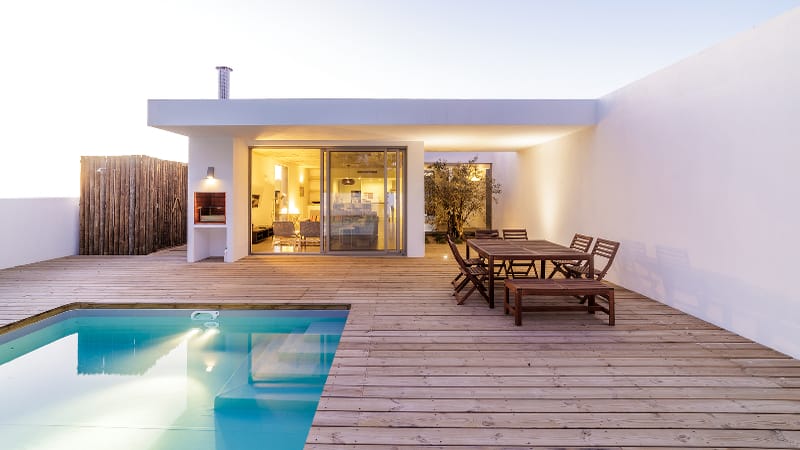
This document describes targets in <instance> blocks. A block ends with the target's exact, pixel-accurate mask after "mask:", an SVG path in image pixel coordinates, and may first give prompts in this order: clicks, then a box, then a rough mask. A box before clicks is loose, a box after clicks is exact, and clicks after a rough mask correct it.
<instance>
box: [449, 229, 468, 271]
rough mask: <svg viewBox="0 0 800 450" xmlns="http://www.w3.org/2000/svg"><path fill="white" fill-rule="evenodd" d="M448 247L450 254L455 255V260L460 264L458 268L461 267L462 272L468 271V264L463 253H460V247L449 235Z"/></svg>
mask: <svg viewBox="0 0 800 450" xmlns="http://www.w3.org/2000/svg"><path fill="white" fill-rule="evenodd" d="M447 245H449V246H450V252H451V253H453V258H455V260H456V262H457V263H458V267H460V268H461V270H462V271H463V270H466V267H467V263H466V262H464V258H463V257H462V256H461V252H460V251H458V246H457V245H456V243H455V242H453V239H451V238H450V236H449V235H448V236H447Z"/></svg>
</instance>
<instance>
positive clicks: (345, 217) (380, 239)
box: [327, 148, 403, 253]
mask: <svg viewBox="0 0 800 450" xmlns="http://www.w3.org/2000/svg"><path fill="white" fill-rule="evenodd" d="M400 155H402V151H401V150H400V149H384V148H381V149H331V150H329V151H328V167H329V170H328V173H329V175H330V176H329V177H328V192H330V197H329V198H330V203H329V204H328V208H327V213H328V214H327V215H328V218H329V221H328V224H329V227H328V230H329V233H328V242H329V247H328V248H329V250H330V251H331V252H340V251H347V252H372V251H378V252H385V253H398V252H401V251H402V244H401V242H402V234H401V231H400V230H402V217H403V214H402V211H403V207H402V206H403V204H402V202H403V196H402V195H398V192H400V191H401V190H399V189H398V187H399V185H400V182H401V181H402V178H401V177H400V176H399V174H400V173H401V172H402V157H401V156H400Z"/></svg>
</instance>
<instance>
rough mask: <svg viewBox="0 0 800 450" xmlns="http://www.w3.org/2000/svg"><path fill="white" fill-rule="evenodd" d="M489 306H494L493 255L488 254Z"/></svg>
mask: <svg viewBox="0 0 800 450" xmlns="http://www.w3.org/2000/svg"><path fill="white" fill-rule="evenodd" d="M487 262H488V265H489V308H494V257H493V256H489V258H488V260H487Z"/></svg>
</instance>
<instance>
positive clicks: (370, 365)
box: [0, 246, 800, 450]
mask: <svg viewBox="0 0 800 450" xmlns="http://www.w3.org/2000/svg"><path fill="white" fill-rule="evenodd" d="M446 251H447V248H446V246H429V248H428V256H427V257H426V258H424V259H405V258H351V257H336V258H333V257H313V256H293V255H277V256H274V257H250V258H246V259H244V260H242V261H239V262H236V263H234V264H223V263H221V262H219V261H205V262H201V263H196V264H188V263H186V262H185V253H184V252H183V251H181V250H180V249H175V250H169V251H162V252H159V253H155V254H152V255H148V256H105V257H101V256H76V257H68V258H61V259H56V260H51V261H45V262H41V263H36V264H30V265H27V266H22V267H17V268H12V269H6V270H2V271H0V326H2V325H7V324H11V323H12V322H15V321H17V320H20V319H24V318H26V317H29V316H31V315H34V314H38V313H41V312H43V311H46V310H49V309H52V308H56V307H59V306H62V305H65V304H69V303H73V302H104V303H126V302H127V303H146V304H153V305H157V304H165V303H166V304H169V303H193V304H207V305H219V304H270V305H278V304H281V305H283V304H304V305H309V304H310V305H331V304H347V305H351V311H350V315H349V317H348V323H347V326H346V328H345V332H344V334H343V336H342V340H341V343H340V347H339V351H338V352H337V355H336V358H335V360H334V363H333V368H332V370H331V373H330V376H329V377H328V383H327V385H326V387H325V391H324V393H323V397H322V399H321V401H320V403H319V407H318V412H317V415H316V417H315V419H314V426H313V428H312V430H311V432H310V434H309V436H308V444H307V448H308V449H316V450H345V449H357V450H371V449H384V448H388V447H391V448H398V449H412V448H428V449H431V450H433V449H442V450H444V449H448V450H469V449H477V448H552V447H558V448H586V447H602V448H609V449H611V448H614V449H632V448H653V449H655V448H706V449H708V448H727V447H737V448H759V449H761V448H798V447H800V361H798V360H796V359H792V358H789V357H787V356H785V355H782V354H780V353H778V352H775V351H774V350H771V349H768V348H765V347H763V346H761V345H758V344H755V343H753V342H750V341H748V340H747V339H744V338H742V337H740V336H737V335H735V334H732V333H729V332H727V331H725V330H721V329H719V328H717V327H715V326H713V325H711V324H708V323H706V322H703V321H701V320H699V319H697V318H694V317H691V316H688V315H686V314H683V313H681V312H679V311H676V310H674V309H672V308H670V307H667V306H665V305H662V304H659V303H657V302H655V301H652V300H650V299H648V298H645V297H643V296H640V295H638V294H636V293H635V292H630V291H626V290H624V289H620V290H618V294H617V296H616V298H617V324H616V326H614V327H609V326H608V325H607V324H606V322H605V318H604V317H603V315H602V314H599V315H597V316H596V317H595V316H592V315H588V314H581V313H575V312H561V313H537V314H526V316H525V320H524V322H523V326H521V327H515V326H513V319H512V318H511V317H510V316H505V315H504V314H503V311H502V308H496V309H494V310H490V309H488V308H487V307H486V304H485V302H483V300H481V299H480V298H479V297H478V296H477V295H476V296H474V297H472V298H471V299H469V300H467V302H466V304H464V305H461V306H457V305H455V301H454V300H453V297H452V296H451V292H452V289H451V287H450V284H449V280H450V279H452V276H453V274H454V271H455V267H454V264H453V263H452V262H451V261H449V260H447V259H445V258H443V256H444V255H445V254H446ZM498 292H500V290H499V289H498ZM541 301H543V302H548V301H558V302H563V299H558V300H550V299H547V298H544V299H542V300H541Z"/></svg>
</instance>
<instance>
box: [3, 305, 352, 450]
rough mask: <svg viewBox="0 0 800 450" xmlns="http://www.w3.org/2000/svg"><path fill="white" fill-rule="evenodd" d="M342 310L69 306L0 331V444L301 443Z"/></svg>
mask: <svg viewBox="0 0 800 450" xmlns="http://www.w3.org/2000/svg"><path fill="white" fill-rule="evenodd" d="M346 319H347V311H346V310H335V309H334V310H226V309H223V310H218V311H213V310H209V311H198V310H183V309H179V310H149V309H148V310H142V309H113V310H112V309H79V310H73V311H67V312H64V313H62V314H58V315H56V316H53V317H50V318H48V319H45V320H43V321H40V322H37V323H36V324H33V325H29V326H27V327H24V328H21V329H18V330H14V331H11V332H9V333H6V334H4V335H0V401H2V403H1V404H2V406H0V436H2V446H0V447H2V448H4V449H5V448H8V449H36V450H44V449H52V450H61V449H115V450H127V449H130V450H133V449H136V450H146V449H147V450H162V449H163V450H176V449H209V450H223V449H225V450H234V449H235V450H238V449H247V450H251V449H301V448H303V445H304V444H305V440H306V436H307V434H308V430H309V428H310V427H311V422H312V420H313V418H314V413H315V411H316V408H317V403H318V402H319V397H320V395H321V393H322V388H323V385H324V384H325V380H326V378H327V375H328V371H329V370H330V367H331V362H332V360H333V356H334V353H335V351H336V347H337V345H338V343H339V339H340V337H341V333H342V330H343V328H344V323H345V320H346Z"/></svg>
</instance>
